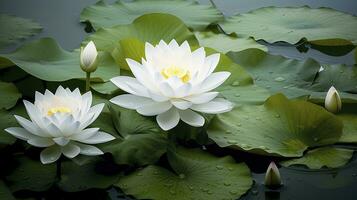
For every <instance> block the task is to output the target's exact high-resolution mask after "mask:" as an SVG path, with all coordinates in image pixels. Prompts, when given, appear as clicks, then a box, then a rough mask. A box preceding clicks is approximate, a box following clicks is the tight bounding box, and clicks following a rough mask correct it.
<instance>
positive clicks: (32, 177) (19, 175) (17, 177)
mask: <svg viewBox="0 0 357 200" xmlns="http://www.w3.org/2000/svg"><path fill="white" fill-rule="evenodd" d="M17 161H18V163H19V164H20V165H19V166H18V167H17V168H15V170H14V171H13V172H12V173H11V174H10V175H9V176H7V177H6V179H7V180H8V181H9V182H10V184H9V186H10V188H11V190H12V191H19V190H31V191H45V190H47V189H49V188H50V187H51V186H52V185H53V184H54V182H55V180H56V164H48V165H44V164H42V163H41V162H40V161H39V160H38V161H35V160H31V159H28V158H25V157H20V158H18V159H17Z"/></svg>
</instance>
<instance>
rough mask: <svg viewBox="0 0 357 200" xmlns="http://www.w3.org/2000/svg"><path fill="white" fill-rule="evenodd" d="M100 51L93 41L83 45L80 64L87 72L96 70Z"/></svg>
mask: <svg viewBox="0 0 357 200" xmlns="http://www.w3.org/2000/svg"><path fill="white" fill-rule="evenodd" d="M97 57H98V51H97V48H96V47H95V44H94V42H93V41H90V42H89V43H88V44H87V45H86V46H85V47H84V48H83V47H81V53H80V65H81V68H82V70H83V71H85V72H94V71H95V70H96V69H97V66H98V59H97Z"/></svg>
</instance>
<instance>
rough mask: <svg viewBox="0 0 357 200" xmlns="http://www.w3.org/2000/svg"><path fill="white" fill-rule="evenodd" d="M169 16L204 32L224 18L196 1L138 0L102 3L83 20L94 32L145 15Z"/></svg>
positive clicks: (83, 15) (95, 6)
mask: <svg viewBox="0 0 357 200" xmlns="http://www.w3.org/2000/svg"><path fill="white" fill-rule="evenodd" d="M150 13H166V14H171V15H175V16H177V17H178V18H180V19H181V20H182V21H183V22H185V24H187V25H188V26H189V27H192V28H194V29H204V28H206V27H207V26H208V25H209V24H211V23H214V22H217V21H220V20H222V19H223V15H222V14H221V13H220V12H219V11H218V10H217V9H215V8H213V7H212V6H210V5H200V4H198V3H196V2H194V1H185V0H184V1H183V0H171V1H170V0H156V1H144V0H136V1H132V2H123V1H120V0H119V1H116V2H115V3H114V4H111V5H108V4H106V3H105V2H104V1H99V2H97V3H96V4H95V5H92V6H89V7H87V8H85V9H84V10H83V11H82V13H81V21H82V22H85V21H89V22H90V23H91V24H92V26H93V27H94V28H95V29H99V28H107V27H112V26H114V25H119V24H130V23H132V22H133V21H134V19H136V18H137V17H140V16H141V15H144V14H150ZM158 22H159V21H158Z"/></svg>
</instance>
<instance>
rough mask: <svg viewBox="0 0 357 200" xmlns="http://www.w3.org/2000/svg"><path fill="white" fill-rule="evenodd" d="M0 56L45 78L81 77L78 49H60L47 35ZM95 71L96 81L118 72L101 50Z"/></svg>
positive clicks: (103, 79) (49, 79)
mask: <svg viewBox="0 0 357 200" xmlns="http://www.w3.org/2000/svg"><path fill="white" fill-rule="evenodd" d="M0 57H3V58H6V59H8V60H10V61H11V62H12V63H14V64H15V65H17V66H18V67H20V68H21V69H23V70H24V71H26V72H27V73H29V74H31V75H33V76H35V77H37V78H39V79H42V80H46V81H66V80H70V79H79V78H82V79H84V78H85V72H83V71H82V70H81V68H80V67H79V52H78V51H73V52H68V51H65V50H63V49H62V48H61V47H60V46H58V44H57V43H56V42H55V41H54V40H53V39H51V38H44V39H40V40H37V41H34V42H30V43H28V44H26V45H24V46H22V47H20V48H19V49H17V50H16V51H15V52H13V53H9V54H0ZM99 58H100V61H99V63H100V64H99V66H98V69H97V71H95V72H94V73H92V78H93V79H94V80H97V81H107V80H109V79H110V78H112V77H113V76H115V75H119V72H120V69H119V67H117V65H116V64H115V62H114V61H113V59H112V58H111V56H110V54H108V53H103V52H102V53H101V54H100V55H99Z"/></svg>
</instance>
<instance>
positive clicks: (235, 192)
mask: <svg viewBox="0 0 357 200" xmlns="http://www.w3.org/2000/svg"><path fill="white" fill-rule="evenodd" d="M229 193H231V194H233V195H235V194H237V191H234V190H231V191H229Z"/></svg>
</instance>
